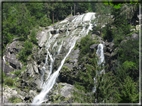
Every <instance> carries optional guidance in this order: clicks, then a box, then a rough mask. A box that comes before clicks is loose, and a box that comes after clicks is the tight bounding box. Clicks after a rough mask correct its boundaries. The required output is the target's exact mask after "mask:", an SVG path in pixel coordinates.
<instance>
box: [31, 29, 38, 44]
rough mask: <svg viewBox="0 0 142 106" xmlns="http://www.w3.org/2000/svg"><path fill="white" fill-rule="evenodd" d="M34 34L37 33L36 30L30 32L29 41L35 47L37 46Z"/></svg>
mask: <svg viewBox="0 0 142 106" xmlns="http://www.w3.org/2000/svg"><path fill="white" fill-rule="evenodd" d="M36 32H37V30H36V29H33V30H32V31H31V33H30V41H31V42H32V43H33V44H36V45H37V39H36Z"/></svg>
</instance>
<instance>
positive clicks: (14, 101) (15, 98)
mask: <svg viewBox="0 0 142 106" xmlns="http://www.w3.org/2000/svg"><path fill="white" fill-rule="evenodd" d="M9 101H10V102H11V103H21V102H22V100H21V99H20V98H17V97H16V96H12V97H11V98H9Z"/></svg>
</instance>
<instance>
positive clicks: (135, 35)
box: [131, 33, 139, 40]
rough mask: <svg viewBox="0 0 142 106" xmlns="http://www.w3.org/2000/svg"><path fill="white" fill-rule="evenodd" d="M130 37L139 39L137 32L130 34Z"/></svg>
mask: <svg viewBox="0 0 142 106" xmlns="http://www.w3.org/2000/svg"><path fill="white" fill-rule="evenodd" d="M131 38H132V39H135V40H138V39H139V35H138V34H135V33H134V34H132V36H131Z"/></svg>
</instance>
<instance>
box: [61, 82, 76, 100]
mask: <svg viewBox="0 0 142 106" xmlns="http://www.w3.org/2000/svg"><path fill="white" fill-rule="evenodd" d="M61 85H62V86H63V87H62V88H61V95H62V96H64V97H66V98H70V97H71V92H72V91H73V88H74V87H73V85H70V84H67V83H62V84H61Z"/></svg>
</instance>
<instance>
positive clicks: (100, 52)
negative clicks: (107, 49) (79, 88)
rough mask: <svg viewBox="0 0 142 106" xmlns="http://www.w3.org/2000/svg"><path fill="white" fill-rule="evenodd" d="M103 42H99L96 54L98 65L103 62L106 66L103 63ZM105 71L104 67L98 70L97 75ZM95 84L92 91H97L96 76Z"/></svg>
mask: <svg viewBox="0 0 142 106" xmlns="http://www.w3.org/2000/svg"><path fill="white" fill-rule="evenodd" d="M103 47H104V46H103V44H101V43H100V44H99V45H98V48H97V51H96V54H97V56H98V66H101V64H102V66H104V64H103V62H104V51H103ZM103 72H104V73H105V70H104V69H103V70H101V71H97V70H96V73H97V74H96V77H97V76H98V75H99V74H102V73H103ZM94 84H95V86H94V87H93V90H92V92H94V93H95V92H96V84H97V78H95V77H94Z"/></svg>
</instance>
